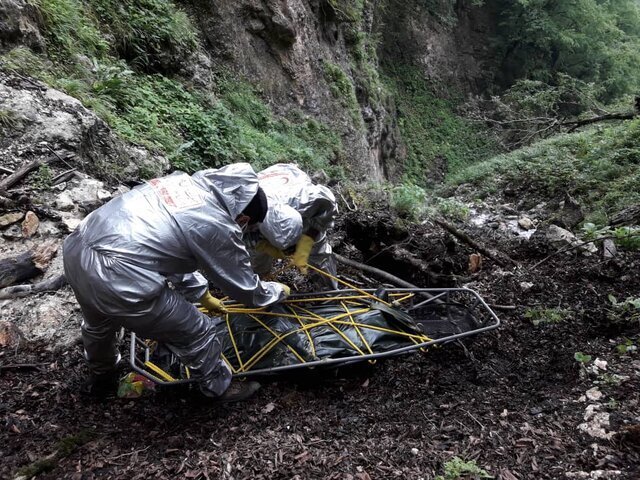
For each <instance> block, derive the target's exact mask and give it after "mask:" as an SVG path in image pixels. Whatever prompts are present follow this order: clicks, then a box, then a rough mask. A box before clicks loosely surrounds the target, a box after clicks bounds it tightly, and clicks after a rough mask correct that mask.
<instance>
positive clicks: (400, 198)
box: [391, 183, 427, 221]
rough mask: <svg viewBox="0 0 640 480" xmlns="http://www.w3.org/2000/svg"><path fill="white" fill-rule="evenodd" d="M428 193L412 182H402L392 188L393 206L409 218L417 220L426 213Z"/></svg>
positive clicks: (400, 214)
mask: <svg viewBox="0 0 640 480" xmlns="http://www.w3.org/2000/svg"><path fill="white" fill-rule="evenodd" d="M426 198H427V194H426V192H425V191H424V189H423V188H421V187H419V186H417V185H414V184H412V183H402V184H400V185H398V186H396V187H393V188H392V189H391V207H392V208H393V209H394V210H395V211H396V213H397V214H398V215H399V216H401V217H403V218H406V219H408V220H412V221H417V220H419V219H420V217H421V216H422V215H423V214H424V211H425V202H426Z"/></svg>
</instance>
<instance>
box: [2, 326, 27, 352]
mask: <svg viewBox="0 0 640 480" xmlns="http://www.w3.org/2000/svg"><path fill="white" fill-rule="evenodd" d="M23 338H24V337H23V336H22V332H20V329H19V328H18V327H16V326H15V325H14V324H13V323H11V322H5V321H0V347H2V348H11V347H16V346H18V345H19V344H20V342H21V341H22V340H23Z"/></svg>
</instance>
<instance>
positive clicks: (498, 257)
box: [434, 218, 519, 267]
mask: <svg viewBox="0 0 640 480" xmlns="http://www.w3.org/2000/svg"><path fill="white" fill-rule="evenodd" d="M434 222H435V223H437V224H438V225H440V226H441V227H442V228H444V229H445V230H446V231H447V232H449V233H451V234H452V235H453V236H454V237H456V238H458V239H459V240H462V241H463V242H465V243H466V244H467V245H470V246H471V247H473V248H474V249H476V250H477V251H479V252H480V253H483V254H484V255H485V256H487V257H489V258H491V259H492V260H494V261H495V262H496V263H497V264H499V265H501V266H503V267H506V266H507V263H510V264H511V265H513V266H516V267H517V266H519V264H518V262H516V261H515V260H514V259H512V258H511V257H509V256H508V255H506V254H504V253H501V252H493V251H491V250H489V249H487V248H486V247H484V246H482V245H480V244H479V243H478V242H476V241H475V240H473V239H472V238H471V237H469V235H467V234H466V233H464V232H462V231H460V230H458V229H457V228H456V227H454V226H453V225H451V224H450V223H447V222H445V221H444V220H441V219H438V218H436V219H435V220H434Z"/></svg>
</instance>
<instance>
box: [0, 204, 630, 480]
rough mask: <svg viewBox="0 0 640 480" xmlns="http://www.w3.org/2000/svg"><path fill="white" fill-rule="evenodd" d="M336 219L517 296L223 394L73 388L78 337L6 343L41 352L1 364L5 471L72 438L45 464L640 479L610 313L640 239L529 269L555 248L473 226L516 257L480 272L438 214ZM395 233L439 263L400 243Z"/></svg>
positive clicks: (58, 473) (493, 292)
mask: <svg viewBox="0 0 640 480" xmlns="http://www.w3.org/2000/svg"><path fill="white" fill-rule="evenodd" d="M354 215H355V214H354ZM340 232H341V233H342V237H339V238H340V241H339V245H338V247H337V251H338V252H340V253H342V254H344V255H348V256H351V257H353V258H355V259H357V260H360V261H362V260H368V259H370V257H372V256H373V255H377V257H376V258H373V259H371V262H370V263H371V264H376V266H379V267H386V269H387V270H389V271H390V272H391V273H394V274H396V275H401V276H404V278H406V279H408V280H411V281H413V282H414V283H418V282H420V283H421V285H420V286H435V285H436V284H438V283H439V284H443V283H449V284H461V283H464V284H465V285H468V286H469V287H470V288H473V289H475V290H477V291H478V292H479V293H480V294H481V295H483V297H484V298H485V299H486V300H487V302H488V303H489V304H492V305H498V306H515V307H516V308H515V309H504V308H502V307H501V308H498V309H497V310H496V313H497V314H498V315H499V317H500V319H501V320H502V326H501V327H500V328H499V329H498V330H494V331H492V332H490V333H488V334H485V335H482V336H478V337H476V338H474V339H472V340H467V341H464V344H449V345H446V346H444V347H442V348H438V349H433V350H431V351H429V352H427V353H425V354H415V355H411V356H407V357H403V358H399V359H390V360H387V361H384V362H378V363H377V364H376V365H375V366H373V367H368V368H354V369H352V370H350V371H349V370H347V371H342V372H340V375H336V374H332V373H325V374H322V375H320V374H310V373H309V374H304V375H301V376H299V377H297V378H285V379H283V378H281V379H275V380H272V381H270V382H265V383H263V388H262V389H261V390H260V392H259V393H258V395H257V396H256V397H255V398H253V399H251V400H249V401H247V402H245V403H242V404H236V405H230V406H219V405H211V404H210V403H208V402H207V401H205V400H202V399H201V398H199V397H197V396H196V395H193V394H191V393H189V392H183V391H177V390H171V389H165V390H163V391H158V392H156V393H154V394H152V395H149V396H146V397H143V398H140V399H136V400H122V399H115V398H113V399H110V400H107V401H89V400H86V399H85V398H82V397H81V396H80V395H79V393H78V388H79V384H80V382H81V381H82V379H83V378H84V376H85V375H86V374H87V369H86V366H85V364H84V361H83V358H82V355H81V348H80V347H79V346H75V347H72V348H68V349H66V350H64V351H61V352H59V353H55V354H54V353H51V352H48V351H47V350H46V349H45V348H44V347H45V346H44V345H37V344H29V345H26V346H23V347H21V348H19V349H17V350H11V351H3V352H2V353H1V356H0V362H1V363H2V364H4V365H7V364H38V365H39V366H38V367H37V368H21V369H10V370H3V371H1V372H0V422H1V425H2V429H1V430H0V458H2V461H1V462H0V477H2V478H13V477H14V476H15V474H16V471H17V470H18V469H19V468H20V467H23V466H25V465H28V464H30V463H32V462H34V461H36V460H38V459H41V458H43V457H46V456H47V455H50V454H52V453H53V452H54V451H56V450H59V449H60V448H61V444H60V442H63V443H65V442H66V445H69V444H71V445H72V446H73V444H74V442H75V443H76V445H75V448H70V449H69V450H70V453H69V454H68V455H66V456H63V458H60V459H59V460H56V461H54V462H52V465H51V469H50V470H49V471H48V472H46V473H42V474H40V475H39V477H38V478H52V479H53V478H74V479H91V478H118V479H138V478H140V479H141V478H197V479H202V478H206V479H217V478H222V479H241V478H255V479H258V478H264V479H274V478H283V479H284V478H286V479H315V478H327V479H357V480H366V479H376V478H407V479H419V478H422V479H433V478H435V477H436V476H437V475H443V474H444V465H445V463H446V462H447V461H449V460H451V459H452V458H453V457H454V456H459V457H461V458H463V459H464V460H466V461H475V463H476V464H477V465H478V466H479V467H481V468H483V469H485V470H486V471H487V472H488V473H489V474H490V475H492V476H493V477H494V478H499V479H504V480H513V479H561V478H578V479H581V478H589V479H591V478H593V479H595V478H603V479H605V478H614V479H637V478H640V405H639V402H640V356H639V355H638V354H637V353H627V354H621V353H619V352H618V351H617V349H616V346H617V345H620V344H623V343H624V342H625V341H626V340H625V339H630V340H631V341H632V342H633V343H636V344H637V343H638V341H639V340H640V339H639V333H640V328H639V325H638V322H637V321H636V322H635V324H634V323H625V322H624V321H622V323H620V324H614V323H612V322H611V318H610V311H611V309H612V307H611V304H610V302H609V300H608V299H607V296H608V295H609V294H614V295H615V296H616V297H617V298H619V299H624V298H626V297H627V296H631V295H633V296H638V294H640V278H639V276H638V271H640V254H639V253H629V252H620V253H619V255H618V257H616V258H615V259H614V260H609V261H603V260H602V258H601V257H600V256H598V255H596V256H591V257H584V256H579V255H577V254H576V253H575V251H574V252H571V253H569V254H562V255H556V256H554V257H552V258H550V259H549V260H547V261H545V262H544V263H543V264H541V265H540V266H538V267H536V268H532V267H533V265H535V264H536V263H537V262H539V261H540V260H542V259H543V258H545V257H546V256H547V255H548V254H549V253H551V252H552V250H549V249H548V248H547V247H546V246H544V245H542V246H540V245H537V246H536V244H535V242H521V241H519V240H517V239H512V238H505V239H504V240H503V241H494V240H493V239H491V237H489V236H487V235H488V233H486V232H485V231H482V230H480V229H479V230H478V231H477V232H474V235H476V238H478V239H480V240H482V239H483V238H484V241H490V242H492V246H493V247H498V248H499V249H501V250H502V251H503V252H505V253H507V254H509V255H510V256H511V257H512V258H514V259H515V260H516V261H518V262H520V264H521V266H520V267H519V268H518V269H514V268H502V267H499V266H498V265H496V264H495V263H494V262H492V261H491V260H489V259H485V262H484V266H483V269H482V270H481V271H480V272H479V273H476V274H473V275H470V274H468V273H467V271H466V268H467V258H468V255H469V254H470V253H473V250H471V249H469V248H468V247H466V246H465V245H463V244H461V243H459V242H456V241H454V240H453V239H452V238H451V237H450V236H448V235H447V234H445V233H444V232H443V231H441V229H439V228H437V227H435V226H434V225H431V224H425V225H423V226H421V227H415V228H412V229H411V233H410V234H409V232H408V231H406V230H403V229H402V228H398V227H397V225H396V224H395V223H394V222H393V221H391V220H390V219H389V218H388V217H386V216H385V215H382V214H379V215H376V214H372V213H369V214H367V215H360V216H359V217H358V218H355V217H353V218H351V217H349V218H346V219H343V220H342V223H341V224H340ZM345 232H346V233H345ZM483 235H484V237H483ZM372 238H374V239H376V240H375V241H371V240H370V239H372ZM393 245H400V246H401V247H402V248H403V249H405V250H407V251H410V252H411V253H413V254H414V255H415V256H416V257H417V258H418V259H419V260H420V261H422V262H424V264H425V265H428V269H429V270H430V271H431V272H435V275H430V274H429V273H425V272H422V271H420V269H416V268H415V266H414V267H411V266H410V265H409V264H405V265H404V266H403V264H402V261H401V260H393V259H392V258H391V257H390V256H389V253H388V252H390V251H391V248H390V247H392V246H393ZM343 272H344V273H345V274H346V275H347V276H348V277H349V278H355V279H357V278H359V277H358V273H357V272H354V271H351V270H348V269H345V270H343ZM402 274H404V275H402ZM451 275H455V276H451ZM447 279H448V280H447ZM527 282H528V283H527ZM427 284H429V285H427ZM541 309H556V310H561V311H562V312H563V313H562V315H563V317H562V319H561V320H558V321H543V322H541V323H539V324H537V325H535V324H534V323H537V322H533V320H535V318H528V317H527V312H529V315H530V313H531V312H532V311H539V310H541ZM576 352H583V353H585V354H588V355H591V357H592V359H591V361H590V362H588V363H586V364H581V363H580V362H578V361H576V359H575V358H574V354H575V353H576ZM604 362H606V363H604ZM63 450H64V448H63ZM468 478H472V477H468ZM447 480H449V477H447Z"/></svg>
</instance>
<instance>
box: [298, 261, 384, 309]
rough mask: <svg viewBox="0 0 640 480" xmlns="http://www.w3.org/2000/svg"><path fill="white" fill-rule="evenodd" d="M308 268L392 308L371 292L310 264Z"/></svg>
mask: <svg viewBox="0 0 640 480" xmlns="http://www.w3.org/2000/svg"><path fill="white" fill-rule="evenodd" d="M307 267H309V268H310V269H311V270H313V271H314V272H316V273H319V274H320V275H324V276H325V277H327V278H330V279H331V280H335V281H336V282H338V283H341V284H343V285H346V286H347V287H349V288H351V289H352V290H355V291H356V292H358V293H360V294H362V295H365V296H367V297H369V298H372V299H374V300H375V301H376V302H380V303H384V304H385V305H386V306H387V307H390V306H391V304H390V303H389V302H385V301H384V300H382V299H380V298H378V297H376V296H375V295H371V294H370V293H369V292H365V291H364V290H362V289H361V288H358V287H356V286H355V285H351V284H350V283H348V282H345V281H344V280H341V279H339V278H338V277H334V276H333V275H331V274H330V273H328V272H325V271H324V270H322V269H321V268H317V267H314V266H313V265H309V264H307Z"/></svg>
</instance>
